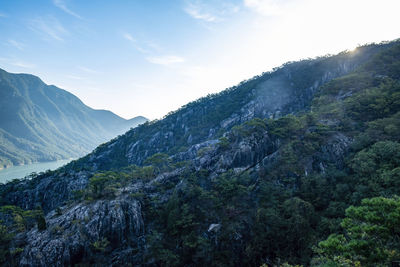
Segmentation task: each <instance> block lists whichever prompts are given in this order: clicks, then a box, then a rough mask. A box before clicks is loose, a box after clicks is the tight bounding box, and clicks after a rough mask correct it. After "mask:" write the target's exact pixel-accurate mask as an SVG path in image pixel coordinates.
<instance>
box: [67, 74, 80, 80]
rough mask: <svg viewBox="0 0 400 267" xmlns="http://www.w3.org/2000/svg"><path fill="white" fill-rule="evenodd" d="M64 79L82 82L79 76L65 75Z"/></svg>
mask: <svg viewBox="0 0 400 267" xmlns="http://www.w3.org/2000/svg"><path fill="white" fill-rule="evenodd" d="M65 77H67V78H69V79H72V80H79V81H81V80H83V78H82V77H79V76H76V75H65Z"/></svg>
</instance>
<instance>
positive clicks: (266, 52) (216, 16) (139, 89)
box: [0, 0, 400, 119]
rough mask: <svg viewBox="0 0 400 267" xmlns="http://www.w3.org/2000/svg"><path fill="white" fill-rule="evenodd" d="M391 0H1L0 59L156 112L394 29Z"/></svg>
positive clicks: (107, 105)
mask: <svg viewBox="0 0 400 267" xmlns="http://www.w3.org/2000/svg"><path fill="white" fill-rule="evenodd" d="M398 10H400V1H398V0H380V1H372V0H335V1H331V0H280V1H279V0H232V1H225V0H168V1H167V0H140V1H139V0H131V1H128V0H113V1H109V0H97V1H83V0H35V1H31V0H1V1H0V33H1V34H0V68H3V69H5V70H7V71H9V72H18V73H19V72H23V73H32V74H34V75H38V76H39V77H41V78H42V79H43V80H44V81H45V82H46V83H49V84H54V85H56V86H58V87H61V88H63V89H66V90H68V91H70V92H72V93H73V94H75V95H77V96H78V97H79V98H81V99H82V100H83V101H84V102H85V103H86V104H87V105H89V106H91V107H94V108H101V109H109V110H112V111H113V112H115V113H117V114H118V115H120V116H122V117H125V118H131V117H134V116H137V115H143V116H146V117H148V118H150V119H155V118H160V117H162V116H163V115H165V114H166V113H168V112H169V111H172V110H175V109H177V108H179V107H180V106H182V105H184V104H186V103H187V102H189V101H192V100H195V99H197V98H199V97H201V96H204V95H207V94H208V93H213V92H218V91H221V90H223V89H224V88H226V87H229V86H232V85H235V84H237V83H238V82H240V81H241V80H243V79H247V78H250V77H252V76H254V75H257V74H260V73H261V72H263V71H268V70H270V69H271V68H273V67H276V66H279V65H281V64H282V63H284V62H286V61H292V60H298V59H302V58H308V57H315V56H319V55H324V54H328V53H337V52H340V51H342V50H345V49H353V48H355V47H356V46H357V45H359V44H364V43H370V42H380V41H384V40H392V39H396V38H399V37H400V34H399V33H400V32H399V31H400V30H399V28H398V25H400V16H399V15H398Z"/></svg>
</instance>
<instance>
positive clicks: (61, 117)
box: [0, 70, 146, 167]
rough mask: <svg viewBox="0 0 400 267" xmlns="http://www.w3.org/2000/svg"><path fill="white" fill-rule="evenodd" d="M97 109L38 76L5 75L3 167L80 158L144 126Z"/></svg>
mask: <svg viewBox="0 0 400 267" xmlns="http://www.w3.org/2000/svg"><path fill="white" fill-rule="evenodd" d="M145 121H146V119H145V118H143V117H136V118H133V119H132V120H129V121H128V120H125V119H123V118H121V117H119V116H117V115H115V114H114V113H112V112H110V111H106V110H94V109H91V108H90V107H88V106H86V105H85V104H83V103H82V101H80V100H79V99H78V98H77V97H76V96H74V95H72V94H71V93H68V92H67V91H65V90H62V89H59V88H57V87H55V86H48V85H46V84H44V83H43V82H42V81H41V80H40V79H39V78H38V77H35V76H33V75H28V74H11V73H7V72H6V71H4V70H0V166H1V167H3V166H10V165H19V164H26V163H30V162H35V161H49V160H56V159H61V158H71V157H79V156H82V155H83V154H85V153H87V152H89V151H90V150H92V149H93V148H94V147H95V146H97V145H98V144H101V143H102V142H104V141H106V140H109V139H110V138H112V137H115V136H117V135H118V134H122V133H124V132H125V131H127V130H128V129H129V128H130V127H135V126H136V125H138V124H140V123H143V122H145Z"/></svg>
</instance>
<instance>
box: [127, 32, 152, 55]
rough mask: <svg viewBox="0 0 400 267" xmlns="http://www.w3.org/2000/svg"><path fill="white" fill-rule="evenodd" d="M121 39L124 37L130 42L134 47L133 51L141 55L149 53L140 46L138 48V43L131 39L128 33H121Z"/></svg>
mask: <svg viewBox="0 0 400 267" xmlns="http://www.w3.org/2000/svg"><path fill="white" fill-rule="evenodd" d="M122 37H124V38H125V39H126V40H128V41H129V42H131V43H132V45H133V46H134V47H135V49H136V50H138V51H139V52H140V53H142V54H148V53H149V50H147V49H145V48H143V47H142V46H140V45H139V44H138V41H137V40H136V39H135V38H133V36H132V35H131V34H130V33H127V32H125V33H122Z"/></svg>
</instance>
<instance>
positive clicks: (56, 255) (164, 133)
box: [0, 45, 384, 266]
mask: <svg viewBox="0 0 400 267" xmlns="http://www.w3.org/2000/svg"><path fill="white" fill-rule="evenodd" d="M382 47H384V46H374V45H372V46H367V47H364V48H363V49H361V50H360V52H359V53H357V54H346V53H344V54H340V55H338V56H334V57H328V58H320V59H317V60H306V61H301V62H296V63H290V64H287V65H285V66H283V67H282V68H280V69H277V70H275V71H274V72H272V73H267V74H264V75H262V76H260V77H256V78H254V79H252V80H249V81H246V82H244V83H242V84H241V85H239V86H237V87H235V88H232V89H229V90H227V91H224V92H223V93H221V94H219V95H216V96H212V97H208V98H205V99H201V100H199V101H196V102H194V103H191V104H188V105H186V106H185V107H183V108H182V109H180V110H178V111H176V112H174V113H172V114H169V115H168V116H166V117H165V118H164V119H163V120H160V121H154V122H151V123H146V124H144V125H142V126H139V127H138V128H135V129H132V130H130V131H129V132H127V133H126V134H125V135H123V136H121V137H119V138H116V139H114V140H111V141H110V142H108V143H106V144H103V145H101V146H99V147H98V148H97V149H96V150H95V151H93V152H92V153H91V154H89V155H87V156H86V157H84V158H82V159H80V160H79V161H75V162H72V163H71V164H69V165H67V166H66V167H64V169H61V170H59V171H56V172H50V173H48V174H44V175H41V176H39V177H37V178H35V179H32V180H25V181H21V182H16V183H13V184H7V185H0V192H1V196H2V203H3V204H14V205H18V206H20V207H23V208H24V209H32V208H34V207H35V206H36V205H40V206H41V207H42V208H43V210H44V212H45V213H46V221H47V229H46V230H44V231H39V230H38V229H36V228H34V229H31V230H30V231H28V232H26V233H24V234H22V235H20V236H19V237H18V238H16V239H15V240H14V244H13V245H14V246H15V247H24V249H23V252H22V253H21V254H20V257H19V263H20V265H21V266H65V265H73V264H75V263H83V264H93V263H94V262H96V263H98V264H101V265H105V266H120V265H126V264H127V263H131V264H133V265H143V264H144V262H145V261H144V255H145V254H146V251H147V250H148V249H149V248H148V244H147V243H146V242H147V241H148V240H147V239H146V237H148V236H149V235H150V234H152V231H153V228H154V225H152V222H151V221H146V216H145V212H144V210H145V209H146V207H145V205H143V202H140V201H139V200H138V198H139V197H137V196H138V195H140V194H142V195H145V196H146V197H148V198H155V199H157V203H165V202H166V201H168V199H169V198H170V197H171V195H172V191H173V190H176V191H180V190H183V189H184V188H185V186H186V184H185V181H184V180H183V179H182V174H183V173H185V172H190V171H194V172H195V171H199V172H200V171H202V170H206V171H207V173H208V177H207V178H206V181H205V182H204V183H205V184H211V183H212V181H213V179H215V178H216V177H218V175H219V174H222V173H224V172H226V171H228V170H233V171H234V172H236V173H241V172H243V171H245V170H248V171H249V172H250V173H251V174H252V175H253V176H254V177H255V179H254V180H255V181H257V175H258V173H259V172H261V171H262V172H269V171H272V170H274V169H275V168H276V167H277V163H278V162H279V160H280V159H281V158H282V157H284V151H282V150H281V145H282V144H281V140H280V139H279V138H277V137H272V135H271V134H270V133H269V129H268V128H267V127H266V126H265V123H264V124H263V123H261V122H263V119H268V118H279V117H280V116H283V115H287V114H293V113H296V112H299V111H304V110H307V109H308V107H309V106H310V103H311V100H312V98H313V96H314V95H315V93H316V92H317V91H318V90H319V89H320V88H321V86H323V85H324V84H326V83H327V82H328V81H330V80H332V79H334V78H336V77H340V76H342V75H345V74H347V73H349V72H350V71H352V70H354V69H355V68H356V67H357V66H359V65H360V64H363V63H364V62H365V61H366V60H368V59H369V58H370V57H372V56H373V55H374V54H375V53H377V52H378V51H380V49H383V48H382ZM304 75H306V76H307V77H306V78H304ZM300 77H301V79H300ZM254 118H260V120H259V122H260V123H259V124H261V126H260V125H258V124H257V121H256V123H255V124H254V125H253V124H251V123H249V124H246V122H249V121H250V120H252V119H254ZM322 124H325V125H328V123H324V122H322ZM238 125H241V126H240V127H242V128H240V127H239V126H238ZM263 125H264V126H263ZM246 127H248V128H246ZM308 130H309V131H312V130H313V129H308ZM239 133H240V134H239ZM327 135H328V134H327ZM326 138H327V141H326V142H325V143H324V144H323V146H321V148H320V149H319V150H318V152H316V153H314V154H312V155H309V156H307V157H306V158H304V159H302V162H304V164H303V165H304V174H305V176H307V175H309V174H310V173H312V172H317V173H323V172H324V171H325V166H328V165H332V164H333V165H336V166H337V167H338V168H342V167H343V164H344V157H345V155H346V153H347V152H348V150H349V147H350V145H351V143H352V141H353V140H352V138H351V137H349V136H346V135H345V134H342V133H339V132H333V133H330V134H329V135H328V136H327V137H326ZM159 152H162V153H167V154H168V155H169V156H170V159H171V160H172V161H173V162H183V161H184V162H189V164H187V165H185V167H181V168H176V169H175V170H173V171H168V172H167V171H166V172H163V173H159V174H158V175H157V177H155V178H154V179H151V180H145V179H142V180H141V179H138V180H135V181H133V182H132V183H131V184H129V185H127V186H126V187H125V188H124V190H119V191H118V192H117V194H116V197H115V198H113V199H103V200H91V201H81V202H79V203H77V202H74V201H72V199H73V196H74V194H75V192H76V191H78V190H82V189H84V188H86V187H87V186H88V179H89V178H90V177H91V176H92V175H93V173H95V172H99V171H107V170H115V169H119V168H122V167H126V166H128V165H131V164H135V165H143V164H144V161H145V160H146V159H147V158H148V157H150V156H151V155H154V154H155V153H159ZM301 171H302V172H303V170H301ZM290 175H291V176H295V177H298V176H300V175H303V173H291V174H290ZM157 184H166V185H168V184H170V185H172V189H168V188H167V189H165V190H163V191H157V190H156V188H157V187H156V185H157ZM141 203H142V204H141ZM56 208H60V209H61V214H60V211H59V210H58V212H56ZM206 226H207V227H206V228H205V232H204V236H207V234H212V235H216V234H217V233H218V232H219V231H222V230H223V225H221V224H220V223H219V222H218V221H210V222H207V223H206ZM207 229H208V230H207ZM242 239H243V233H235V237H234V240H235V242H237V243H240V242H241V241H242ZM146 262H147V263H150V264H151V263H152V261H151V259H147V261H146Z"/></svg>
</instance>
